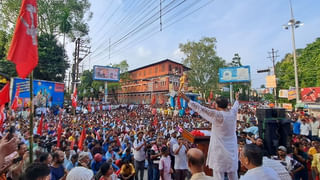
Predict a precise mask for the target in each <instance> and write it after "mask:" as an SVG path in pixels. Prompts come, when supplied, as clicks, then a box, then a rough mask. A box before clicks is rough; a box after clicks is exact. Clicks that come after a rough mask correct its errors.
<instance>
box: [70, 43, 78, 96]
mask: <svg viewBox="0 0 320 180" xmlns="http://www.w3.org/2000/svg"><path fill="white" fill-rule="evenodd" d="M79 41H80V38H77V39H76V40H75V42H74V43H75V49H74V58H73V64H72V73H71V76H72V81H71V93H73V90H74V87H75V83H76V78H77V76H76V73H77V61H78V58H79V57H78V55H79V53H78V51H79V49H78V48H79V46H78V44H79Z"/></svg>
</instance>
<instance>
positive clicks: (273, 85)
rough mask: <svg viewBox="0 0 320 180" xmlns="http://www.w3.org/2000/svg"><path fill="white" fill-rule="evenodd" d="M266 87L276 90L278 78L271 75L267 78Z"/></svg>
mask: <svg viewBox="0 0 320 180" xmlns="http://www.w3.org/2000/svg"><path fill="white" fill-rule="evenodd" d="M266 82H267V83H266V87H267V88H276V87H277V82H276V76H275V75H271V76H267V77H266Z"/></svg>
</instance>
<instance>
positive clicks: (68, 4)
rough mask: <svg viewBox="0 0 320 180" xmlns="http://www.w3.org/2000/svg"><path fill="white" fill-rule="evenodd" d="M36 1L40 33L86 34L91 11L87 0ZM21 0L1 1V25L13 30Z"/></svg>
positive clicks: (72, 37) (75, 35)
mask: <svg viewBox="0 0 320 180" xmlns="http://www.w3.org/2000/svg"><path fill="white" fill-rule="evenodd" d="M37 2H38V21H39V22H38V30H39V33H40V34H50V35H54V36H56V37H58V36H59V35H62V34H63V33H66V34H67V36H68V37H70V38H71V39H74V38H75V37H83V36H85V35H87V34H88V32H89V26H88V24H87V21H88V20H90V19H91V17H92V13H91V12H89V10H90V3H89V1H88V0H67V1H63V0H42V1H37ZM20 5H21V0H10V1H2V4H1V10H0V23H1V27H2V28H3V29H5V30H7V31H8V32H13V28H14V25H15V23H16V20H17V17H18V14H19V10H20Z"/></svg>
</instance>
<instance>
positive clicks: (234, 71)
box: [219, 66, 251, 83]
mask: <svg viewBox="0 0 320 180" xmlns="http://www.w3.org/2000/svg"><path fill="white" fill-rule="evenodd" d="M250 79H251V78H250V66H240V67H227V68H220V69H219V82H220V83H232V82H250Z"/></svg>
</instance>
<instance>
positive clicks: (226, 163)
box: [188, 101, 239, 172]
mask: <svg viewBox="0 0 320 180" xmlns="http://www.w3.org/2000/svg"><path fill="white" fill-rule="evenodd" d="M188 106H189V107H190V108H191V109H192V110H194V111H195V112H197V113H199V115H200V116H202V117H203V118H204V119H205V120H207V121H209V122H211V123H212V127H211V136H210V144H209V149H208V156H207V163H206V165H208V166H209V168H214V169H215V171H218V172H236V171H237V170H238V145H237V136H236V126H237V112H238V107H239V102H238V101H236V102H235V103H234V105H233V107H232V108H231V109H230V111H217V110H214V109H209V108H206V107H204V106H201V105H200V104H198V103H196V102H193V101H190V102H189V103H188Z"/></svg>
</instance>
